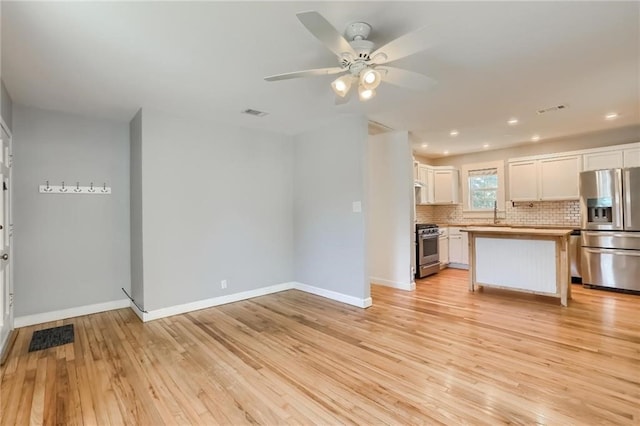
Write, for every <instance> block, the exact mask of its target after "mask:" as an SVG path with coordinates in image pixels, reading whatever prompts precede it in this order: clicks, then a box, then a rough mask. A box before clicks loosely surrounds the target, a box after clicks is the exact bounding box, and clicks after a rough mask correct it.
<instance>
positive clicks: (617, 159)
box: [583, 150, 624, 171]
mask: <svg viewBox="0 0 640 426" xmlns="http://www.w3.org/2000/svg"><path fill="white" fill-rule="evenodd" d="M583 161H584V170H585V171H587V170H601V169H616V168H620V167H622V166H623V164H624V162H623V159H622V150H616V151H604V152H591V153H588V154H584V156H583Z"/></svg>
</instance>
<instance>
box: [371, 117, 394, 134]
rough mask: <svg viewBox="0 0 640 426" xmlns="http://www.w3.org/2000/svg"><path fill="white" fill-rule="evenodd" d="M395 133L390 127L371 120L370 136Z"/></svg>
mask: <svg viewBox="0 0 640 426" xmlns="http://www.w3.org/2000/svg"><path fill="white" fill-rule="evenodd" d="M387 132H393V129H392V128H391V127H389V126H385V125H384V124H382V123H378V122H377V121H373V120H369V134H370V135H379V134H380V133H387Z"/></svg>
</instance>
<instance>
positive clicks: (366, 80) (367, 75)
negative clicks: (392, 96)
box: [360, 68, 382, 90]
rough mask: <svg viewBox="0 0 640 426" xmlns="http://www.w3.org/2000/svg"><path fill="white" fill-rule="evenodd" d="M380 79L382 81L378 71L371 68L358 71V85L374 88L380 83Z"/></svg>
mask: <svg viewBox="0 0 640 426" xmlns="http://www.w3.org/2000/svg"><path fill="white" fill-rule="evenodd" d="M380 81H382V78H381V76H380V73H379V72H378V71H376V70H374V69H373V68H369V69H366V70H364V71H362V73H360V85H361V86H363V87H364V88H365V89H371V90H374V89H376V88H377V87H378V86H379V85H380Z"/></svg>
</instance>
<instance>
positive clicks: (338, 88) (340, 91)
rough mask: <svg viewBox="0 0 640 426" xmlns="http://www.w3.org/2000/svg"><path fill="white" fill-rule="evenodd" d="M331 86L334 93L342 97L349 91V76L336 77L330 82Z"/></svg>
mask: <svg viewBox="0 0 640 426" xmlns="http://www.w3.org/2000/svg"><path fill="white" fill-rule="evenodd" d="M331 88H332V89H333V91H334V92H335V94H336V95H338V96H340V97H341V98H344V97H345V96H347V93H349V89H351V78H350V77H349V76H346V75H343V76H342V77H338V78H336V79H335V80H333V81H332V82H331Z"/></svg>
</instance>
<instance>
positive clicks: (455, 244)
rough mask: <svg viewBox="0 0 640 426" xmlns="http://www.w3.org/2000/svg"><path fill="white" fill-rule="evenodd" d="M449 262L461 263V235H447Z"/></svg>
mask: <svg viewBox="0 0 640 426" xmlns="http://www.w3.org/2000/svg"><path fill="white" fill-rule="evenodd" d="M449 262H450V263H462V235H449Z"/></svg>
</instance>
